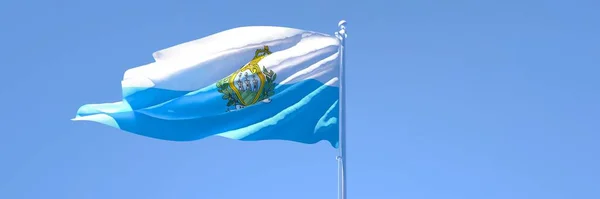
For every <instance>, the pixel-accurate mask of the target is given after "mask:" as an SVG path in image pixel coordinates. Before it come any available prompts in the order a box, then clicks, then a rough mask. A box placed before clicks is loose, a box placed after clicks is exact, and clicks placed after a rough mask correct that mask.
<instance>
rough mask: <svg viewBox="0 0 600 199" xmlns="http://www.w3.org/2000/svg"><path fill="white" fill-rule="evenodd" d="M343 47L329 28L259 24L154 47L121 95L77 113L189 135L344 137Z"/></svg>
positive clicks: (134, 129)
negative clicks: (341, 96) (340, 119)
mask: <svg viewBox="0 0 600 199" xmlns="http://www.w3.org/2000/svg"><path fill="white" fill-rule="evenodd" d="M339 45H340V42H339V40H338V39H337V38H335V37H333V36H329V35H326V34H322V33H317V32H312V31H304V30H298V29H292V28H284V27H265V26H252V27H241V28H235V29H231V30H227V31H223V32H220V33H217V34H214V35H211V36H208V37H205V38H201V39H198V40H195V41H191V42H187V43H184V44H180V45H177V46H173V47H171V48H167V49H164V50H161V51H158V52H155V53H154V54H153V56H154V58H155V60H156V61H155V62H154V63H150V64H147V65H143V66H140V67H136V68H132V69H129V70H127V71H126V72H125V75H124V77H123V81H122V91H121V92H122V93H123V99H122V100H121V101H119V102H115V103H102V104H87V105H83V106H81V107H80V108H79V110H78V111H77V115H76V117H75V119H74V120H77V121H81V120H84V121H94V122H98V123H101V124H105V125H109V126H112V127H115V128H119V129H121V130H124V131H127V132H131V133H135V134H138V135H142V136H147V137H152V138H157V139H163V140H171V141H192V140H198V139H202V138H205V137H208V136H222V137H227V138H231V139H237V140H247V141H259V140H288V141H294V142H300V143H307V144H313V143H317V142H319V141H322V140H326V141H328V142H329V143H330V144H331V145H332V146H333V147H337V143H338V131H339V129H338V115H339V110H338V100H339V88H338V87H339V86H338V85H339V84H338V81H339V77H338V75H339V63H340V60H339Z"/></svg>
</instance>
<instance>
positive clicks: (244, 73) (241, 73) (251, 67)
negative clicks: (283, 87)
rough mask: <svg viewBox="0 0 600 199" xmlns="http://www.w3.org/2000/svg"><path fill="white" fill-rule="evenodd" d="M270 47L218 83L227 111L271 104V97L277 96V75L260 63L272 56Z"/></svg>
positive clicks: (263, 49) (259, 52)
mask: <svg viewBox="0 0 600 199" xmlns="http://www.w3.org/2000/svg"><path fill="white" fill-rule="evenodd" d="M270 54H271V51H269V46H264V48H262V49H257V50H256V52H255V53H254V58H252V60H251V61H250V62H249V63H248V64H246V65H245V66H243V67H241V68H240V69H238V70H237V71H235V72H234V73H233V74H231V75H229V76H227V77H225V78H223V79H221V80H220V81H218V82H217V89H218V91H219V92H220V93H222V94H223V99H225V100H227V107H228V108H227V111H229V110H230V107H234V109H240V108H244V107H246V106H250V105H252V104H255V103H257V102H259V101H263V102H270V101H271V99H270V97H271V96H273V95H274V94H275V91H274V89H275V78H276V77H277V74H275V72H273V70H268V69H267V68H265V67H264V66H263V67H262V68H261V67H260V66H259V65H258V62H259V61H260V60H262V59H263V58H265V57H266V56H267V55H270Z"/></svg>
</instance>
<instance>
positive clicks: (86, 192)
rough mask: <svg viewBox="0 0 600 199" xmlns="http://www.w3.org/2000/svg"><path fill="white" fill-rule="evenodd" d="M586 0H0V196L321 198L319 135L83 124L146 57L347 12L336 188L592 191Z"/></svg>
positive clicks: (441, 193) (327, 177) (504, 193)
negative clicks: (343, 161) (299, 137)
mask: <svg viewBox="0 0 600 199" xmlns="http://www.w3.org/2000/svg"><path fill="white" fill-rule="evenodd" d="M598 10H600V1H593V0H589V1H542V0H538V1H521V0H510V1H476V0H470V1H464V0H458V1H423V0H421V1H391V0H390V1H379V0H370V1H324V0H323V1H321V0H311V1H297V2H292V1H281V0H260V1H248V0H245V1H224V0H223V1H191V0H186V1H183V0H173V1H116V0H106V1H75V0H62V1H58V0H48V1H25V0H23V1H16V0H9V1H2V2H0V24H1V31H0V41H1V42H0V45H1V46H0V60H1V61H0V65H1V66H2V72H1V73H0V74H1V76H2V78H0V83H1V84H0V85H2V91H1V93H2V98H1V99H0V100H1V101H0V102H1V104H2V111H1V112H0V119H1V121H2V122H1V125H0V133H1V134H0V161H1V162H0V198H3V199H20V198H33V199H42V198H60V199H71V198H72V199H88V198H89V199H109V198H126V199H131V198H140V199H151V198H178V199H179V198H210V199H212V198H215V199H217V198H260V199H269V198H272V199H280V198H286V199H305V198H323V199H331V198H335V197H336V196H337V192H336V186H337V183H336V178H337V175H336V161H335V155H336V151H335V150H334V149H332V148H331V147H330V146H329V144H328V143H326V142H321V143H318V144H316V145H303V144H297V143H291V142H281V141H265V142H241V141H235V140H228V139H225V138H218V137H216V138H209V139H204V140H199V141H196V142H187V143H176V142H168V141H160V140H154V139H150V138H146V137H141V136H137V135H134V134H130V133H126V132H122V131H119V130H117V129H113V128H111V127H108V126H104V125H101V124H96V123H91V122H72V121H70V119H71V118H72V117H74V115H75V112H76V110H77V108H79V106H80V105H83V104H86V103H97V102H109V101H118V100H119V98H120V80H121V78H122V75H123V72H124V71H125V70H126V69H128V68H131V67H135V66H138V65H142V64H146V63H148V62H151V61H152V56H151V53H152V52H154V51H155V50H159V49H162V48H166V47H169V46H172V45H175V44H178V43H181V42H185V41H189V40H192V39H196V38H200V37H203V36H207V35H209V34H212V33H216V32H218V31H222V30H225V29H229V28H233V27H238V26H245V25H278V26H289V27H296V28H302V29H309V30H315V31H320V32H326V33H333V32H334V31H336V30H337V22H338V21H339V20H341V19H346V20H347V21H348V22H349V24H348V32H349V37H348V42H347V45H348V46H347V56H348V57H347V64H348V65H347V66H348V77H347V78H348V83H347V84H348V85H347V86H348V88H349V90H348V95H347V96H348V109H347V112H348V122H349V124H348V180H349V181H348V194H349V198H351V199H359V198H365V199H376V198H392V199H402V198H410V199H439V198H444V199H454V198H456V199H482V198H485V199H509V198H510V199H532V198H540V199H558V198H560V199H588V198H589V199H597V198H600V157H599V152H600V144H599V141H600V121H599V120H600V93H599V90H600V80H599V75H600V56H599V55H600V39H599V35H600V22H599V21H600V20H599V19H600V14H599V13H600V12H598Z"/></svg>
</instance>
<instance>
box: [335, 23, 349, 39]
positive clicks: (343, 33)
mask: <svg viewBox="0 0 600 199" xmlns="http://www.w3.org/2000/svg"><path fill="white" fill-rule="evenodd" d="M346 23H347V22H346V20H341V21H340V22H339V23H338V27H339V28H340V30H339V31H337V32H335V36H336V37H337V38H338V39H340V40H344V39H346V38H347V37H348V34H346Z"/></svg>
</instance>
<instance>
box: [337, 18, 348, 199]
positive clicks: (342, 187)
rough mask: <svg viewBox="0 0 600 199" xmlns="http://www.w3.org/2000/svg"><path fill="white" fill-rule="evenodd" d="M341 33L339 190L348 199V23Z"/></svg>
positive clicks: (338, 34) (339, 24)
mask: <svg viewBox="0 0 600 199" xmlns="http://www.w3.org/2000/svg"><path fill="white" fill-rule="evenodd" d="M338 27H339V28H340V30H339V31H337V32H335V36H336V37H337V38H338V39H339V40H340V41H341V42H342V45H340V100H339V111H340V112H339V114H340V115H339V117H340V120H339V121H340V122H339V125H340V126H339V130H340V138H339V142H338V143H339V145H338V148H339V155H338V156H337V160H338V189H339V193H338V194H339V195H338V197H339V199H346V69H345V68H346V67H345V64H346V60H345V59H346V55H345V51H346V38H347V37H348V35H346V21H345V20H341V21H340V22H339V23H338Z"/></svg>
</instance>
